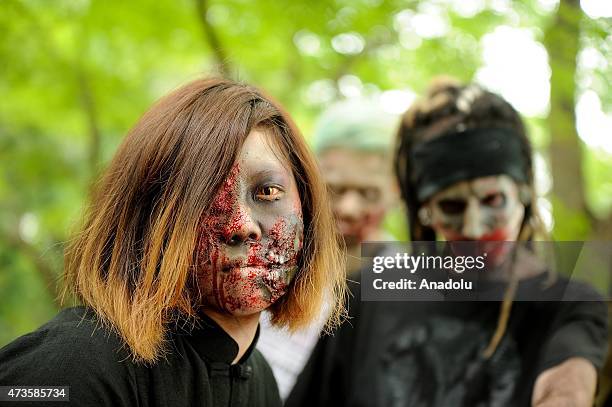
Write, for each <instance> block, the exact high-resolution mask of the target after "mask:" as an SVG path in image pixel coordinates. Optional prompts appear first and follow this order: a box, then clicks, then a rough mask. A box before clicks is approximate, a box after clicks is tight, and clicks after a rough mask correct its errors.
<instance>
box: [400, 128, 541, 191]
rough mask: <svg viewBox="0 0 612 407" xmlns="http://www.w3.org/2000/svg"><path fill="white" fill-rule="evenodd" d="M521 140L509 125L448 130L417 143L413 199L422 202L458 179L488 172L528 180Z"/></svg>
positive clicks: (465, 178) (488, 174)
mask: <svg viewBox="0 0 612 407" xmlns="http://www.w3.org/2000/svg"><path fill="white" fill-rule="evenodd" d="M523 144H524V143H522V142H521V138H520V137H518V136H517V135H516V134H515V132H514V131H513V130H512V129H508V128H502V127H496V128H473V129H467V130H465V131H461V132H451V133H447V134H444V135H442V136H439V137H436V138H434V139H433V140H431V141H427V142H425V143H422V144H419V145H417V146H416V147H415V148H414V150H413V151H412V157H411V167H412V173H411V176H410V178H411V181H412V184H413V185H414V186H415V187H416V195H417V199H418V200H419V201H420V202H425V201H426V200H427V199H429V198H430V197H431V196H432V195H433V194H435V193H436V192H438V191H440V190H442V189H444V188H446V187H448V186H450V185H452V184H454V183H456V182H458V181H464V180H469V179H473V178H479V177H486V176H491V175H501V174H506V175H508V176H510V177H512V178H513V179H514V180H515V181H517V182H521V183H528V182H529V178H530V177H529V174H530V163H529V162H528V161H527V157H528V153H527V152H526V151H524V149H525V146H524V145H523Z"/></svg>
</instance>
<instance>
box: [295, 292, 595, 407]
mask: <svg viewBox="0 0 612 407" xmlns="http://www.w3.org/2000/svg"><path fill="white" fill-rule="evenodd" d="M533 283H538V281H537V280H536V281H533V280H532V281H529V282H522V283H521V284H520V285H519V291H518V293H517V296H520V293H521V289H522V288H523V287H524V286H525V285H530V284H533ZM568 288H569V291H572V290H573V289H574V288H576V287H574V286H573V285H570V286H568V284H567V281H565V282H564V281H558V283H557V284H555V285H554V286H553V287H551V288H550V289H549V290H551V291H549V293H550V294H552V297H553V298H558V292H555V291H558V290H564V293H567V292H568ZM583 289H584V287H581V288H579V290H580V291H584V290H583ZM352 291H353V292H355V294H356V295H355V297H354V300H352V301H351V304H350V309H349V311H350V313H351V315H352V316H353V318H352V319H350V320H349V321H348V322H347V323H345V324H343V325H342V326H341V327H340V329H339V330H338V331H337V332H336V333H335V335H333V336H324V337H322V338H321V339H320V340H319V342H318V343H317V346H316V347H315V350H314V351H313V354H312V355H311V358H310V360H309V362H308V364H307V365H306V367H305V369H304V371H303V372H302V374H301V375H300V376H299V377H298V380H297V383H296V386H295V387H294V389H293V391H292V393H291V394H290V396H289V398H288V400H287V402H286V404H285V405H286V406H289V407H294V406H353V407H354V406H385V407H389V406H397V407H407V406H422V407H446V406H453V407H462V406H465V407H467V406H470V407H474V406H529V405H530V400H531V394H532V391H533V385H534V383H535V380H536V378H537V376H538V375H539V374H540V373H541V372H542V371H544V370H546V369H547V368H550V367H552V366H555V365H557V364H559V363H561V362H563V361H564V360H566V359H568V358H570V357H574V356H578V357H583V358H586V359H588V360H589V361H591V362H592V363H593V364H594V365H595V366H596V367H597V368H601V366H602V365H603V362H604V360H605V356H606V350H607V311H606V307H605V305H604V304H603V303H602V302H600V301H561V302H560V301H538V302H526V301H525V302H522V301H517V302H515V303H514V304H513V306H512V311H511V314H510V320H509V322H508V327H507V330H506V334H505V335H504V337H503V340H502V341H501V343H500V344H499V346H498V347H497V350H496V352H495V353H494V354H493V356H492V357H491V358H489V359H487V358H485V357H484V356H483V353H484V352H483V351H484V349H485V348H486V346H487V345H488V343H489V341H490V340H491V337H492V335H493V332H494V331H495V328H496V325H497V321H498V318H499V312H500V303H499V302H484V301H479V302H465V301H463V302H434V301H430V302H424V301H418V302H417V301H408V302H401V301H396V302H360V301H359V287H358V286H357V287H355V286H353V287H352ZM592 295H596V294H595V293H594V292H593V293H592ZM566 298H567V296H566ZM594 298H597V297H594Z"/></svg>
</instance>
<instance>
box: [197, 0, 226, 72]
mask: <svg viewBox="0 0 612 407" xmlns="http://www.w3.org/2000/svg"><path fill="white" fill-rule="evenodd" d="M196 7H197V11H198V17H199V19H200V23H201V24H202V29H203V31H204V40H205V41H206V43H208V45H209V46H210V48H211V50H212V52H213V55H214V57H215V60H216V66H217V70H218V71H219V72H220V73H221V74H222V75H223V76H225V77H227V76H228V74H229V64H228V61H227V56H226V54H225V50H224V48H223V46H222V44H221V40H220V39H219V36H218V35H217V32H216V31H215V28H214V27H213V26H212V24H210V22H209V21H208V19H207V18H206V14H207V13H208V2H207V0H196Z"/></svg>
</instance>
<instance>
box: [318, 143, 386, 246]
mask: <svg viewBox="0 0 612 407" xmlns="http://www.w3.org/2000/svg"><path fill="white" fill-rule="evenodd" d="M319 162H320V164H321V168H322V170H323V173H324V174H325V180H326V182H327V184H328V186H329V187H330V189H331V191H332V199H333V209H334V215H335V217H336V222H337V224H338V228H339V230H340V233H341V234H342V235H343V237H344V240H345V242H346V245H347V247H348V248H349V250H350V248H351V247H352V246H357V245H359V244H360V243H361V242H362V241H364V240H367V239H368V238H372V236H373V234H375V233H376V232H378V230H379V228H380V224H381V222H382V220H383V218H384V215H385V211H386V208H387V205H388V200H389V196H390V192H389V189H390V185H389V183H390V182H389V178H390V174H389V171H388V168H387V167H388V163H387V162H386V161H385V159H384V154H382V153H379V152H369V151H357V150H350V149H346V148H332V149H329V150H326V151H325V152H323V153H322V154H321V155H320V156H319Z"/></svg>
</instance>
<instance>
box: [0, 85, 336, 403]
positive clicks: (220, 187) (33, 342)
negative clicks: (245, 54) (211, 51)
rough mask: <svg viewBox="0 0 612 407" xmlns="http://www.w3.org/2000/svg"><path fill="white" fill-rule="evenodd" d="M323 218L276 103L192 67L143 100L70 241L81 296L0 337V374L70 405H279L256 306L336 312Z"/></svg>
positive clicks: (1, 379) (311, 166) (285, 315)
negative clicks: (26, 330) (60, 389)
mask: <svg viewBox="0 0 612 407" xmlns="http://www.w3.org/2000/svg"><path fill="white" fill-rule="evenodd" d="M333 222H334V220H333V217H332V212H331V208H330V207H329V204H328V202H327V200H326V190H325V185H324V183H323V181H322V179H321V176H320V174H319V172H318V169H317V165H316V162H315V160H314V157H313V156H312V155H311V153H310V151H309V149H308V147H307V145H306V143H305V141H304V139H303V138H302V136H301V135H300V134H299V132H298V130H297V129H296V127H295V126H294V124H293V122H292V121H291V119H290V118H289V116H288V115H287V114H286V113H285V112H284V111H283V110H282V108H281V107H279V106H278V105H277V104H276V103H275V102H273V101H272V100H271V99H270V98H269V97H267V96H265V95H264V94H263V93H261V92H260V91H259V90H257V89H255V88H253V87H251V86H248V85H244V84H239V83H235V82H232V81H229V80H223V79H209V80H196V81H194V82H191V83H189V84H187V85H185V86H183V87H181V88H179V89H177V90H176V91H174V92H172V93H170V94H169V95H168V96H166V97H164V98H162V99H161V100H160V101H159V102H158V103H156V104H155V105H154V106H153V107H152V108H151V109H150V110H149V111H148V112H146V113H145V114H144V116H143V117H142V118H141V119H140V120H139V122H138V123H137V124H136V125H135V126H134V128H133V129H132V130H131V131H130V132H129V134H128V135H127V137H126V138H125V140H124V141H123V143H122V144H121V146H120V147H119V150H118V152H117V153H116V155H115V156H114V158H113V159H112V161H111V162H110V165H109V166H108V169H107V170H106V172H105V173H104V174H103V175H102V178H101V180H100V181H99V183H98V184H97V186H96V189H95V193H94V195H93V199H92V204H91V207H90V208H89V209H88V211H87V215H86V218H85V224H84V226H83V228H82V232H81V233H80V234H78V235H77V236H76V237H75V239H74V240H73V242H72V243H71V245H70V247H69V248H68V251H67V256H66V269H65V277H66V281H67V284H68V288H67V289H68V290H70V291H71V292H72V293H74V294H75V295H76V296H77V297H78V298H79V299H80V300H81V301H82V303H83V306H81V307H76V308H69V309H66V310H63V311H62V312H60V313H59V315H58V316H57V317H56V318H54V319H53V320H51V321H50V322H48V323H47V324H45V325H44V326H42V327H41V328H40V329H38V330H37V331H35V332H33V333H30V334H28V335H25V336H23V337H21V338H18V339H17V340H15V341H14V342H12V343H10V344H8V345H7V346H5V347H4V348H2V350H0V385H2V386H44V387H48V386H69V387H70V389H69V398H70V403H71V405H78V406H102V405H104V406H136V405H140V406H172V407H176V406H196V405H202V406H204V405H205V406H230V405H231V406H265V407H269V406H277V405H280V404H281V401H280V399H279V395H278V390H277V387H276V383H275V381H274V378H273V376H272V372H271V370H270V368H269V366H268V364H267V363H266V362H265V360H264V359H263V357H262V356H261V354H260V353H259V352H258V351H257V350H255V344H256V342H257V338H258V335H259V333H258V332H259V327H258V323H259V314H260V313H261V311H262V310H264V309H268V310H269V311H270V313H271V315H272V318H271V321H272V323H273V324H274V325H276V326H282V327H287V328H288V329H291V330H293V329H297V328H299V327H302V326H304V325H307V324H308V323H310V322H311V321H312V320H313V319H314V318H316V317H317V316H318V315H319V313H320V305H321V303H322V301H323V295H322V293H329V294H328V297H327V299H328V300H329V299H330V298H331V299H332V312H331V316H330V320H329V321H330V323H331V324H332V325H333V324H334V323H337V321H338V318H339V315H340V314H342V306H343V303H342V301H338V302H336V301H334V300H335V299H336V298H337V295H340V297H342V293H343V287H344V285H345V281H344V273H343V261H342V257H341V254H340V253H341V252H340V250H339V247H338V244H337V236H336V234H335V229H334V227H333V225H334V223H333ZM335 304H339V305H338V306H336V305H335Z"/></svg>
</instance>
